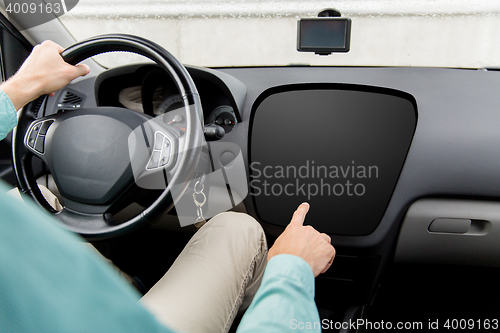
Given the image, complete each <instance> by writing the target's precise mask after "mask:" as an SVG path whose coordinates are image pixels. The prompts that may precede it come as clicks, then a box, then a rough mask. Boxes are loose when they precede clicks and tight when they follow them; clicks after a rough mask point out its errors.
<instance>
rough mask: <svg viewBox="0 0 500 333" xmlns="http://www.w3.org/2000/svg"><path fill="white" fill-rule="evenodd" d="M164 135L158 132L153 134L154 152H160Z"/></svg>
mask: <svg viewBox="0 0 500 333" xmlns="http://www.w3.org/2000/svg"><path fill="white" fill-rule="evenodd" d="M163 138H164V135H163V134H162V133H160V132H156V133H155V150H161V147H162V146H163Z"/></svg>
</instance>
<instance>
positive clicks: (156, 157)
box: [147, 150, 161, 170]
mask: <svg viewBox="0 0 500 333" xmlns="http://www.w3.org/2000/svg"><path fill="white" fill-rule="evenodd" d="M160 156H161V152H160V151H157V150H155V151H153V154H152V155H151V158H150V159H149V163H148V167H147V169H150V170H151V169H156V168H158V165H159V163H160Z"/></svg>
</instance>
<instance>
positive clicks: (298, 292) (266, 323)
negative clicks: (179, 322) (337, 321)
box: [238, 204, 335, 333]
mask: <svg viewBox="0 0 500 333" xmlns="http://www.w3.org/2000/svg"><path fill="white" fill-rule="evenodd" d="M308 211H309V204H302V205H300V206H299V208H298V209H297V210H296V211H295V213H294V214H293V217H292V221H291V222H290V224H289V225H288V226H287V228H286V229H285V231H284V232H283V233H282V234H281V235H280V236H279V237H278V239H277V240H276V242H275V243H274V245H273V247H271V249H270V250H269V254H268V260H269V262H268V266H267V267H266V271H265V273H264V278H263V279H262V284H261V286H260V288H259V291H258V292H257V294H256V295H255V297H254V299H253V301H252V304H251V305H250V307H249V308H248V310H247V312H246V314H245V316H244V317H243V319H242V321H241V323H240V326H239V327H238V333H248V332H290V331H301V330H304V331H307V332H321V324H320V319H319V314H318V309H317V308H316V304H315V302H314V277H316V276H318V275H319V274H320V273H324V272H326V271H327V270H328V268H330V265H331V264H332V261H333V258H334V257H335V249H334V248H333V246H332V245H331V244H330V237H329V236H328V235H326V234H321V233H319V232H318V231H316V230H315V229H314V228H313V227H311V226H304V225H303V223H304V219H305V216H306V214H307V212H308Z"/></svg>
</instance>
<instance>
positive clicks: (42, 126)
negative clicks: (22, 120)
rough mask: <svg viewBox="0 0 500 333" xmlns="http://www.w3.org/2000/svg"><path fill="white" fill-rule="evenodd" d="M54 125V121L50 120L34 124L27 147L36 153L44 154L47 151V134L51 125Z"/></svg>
mask: <svg viewBox="0 0 500 333" xmlns="http://www.w3.org/2000/svg"><path fill="white" fill-rule="evenodd" d="M53 123H54V120H52V119H50V120H45V121H40V122H38V123H36V124H34V125H33V126H32V127H31V130H30V132H29V136H28V138H27V140H26V144H27V146H28V147H29V148H31V149H32V150H34V152H36V153H39V154H43V153H44V151H45V149H44V145H45V134H47V131H48V129H49V127H50V125H52V124H53Z"/></svg>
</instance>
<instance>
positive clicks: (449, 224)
mask: <svg viewBox="0 0 500 333" xmlns="http://www.w3.org/2000/svg"><path fill="white" fill-rule="evenodd" d="M470 225H471V220H469V219H443V218H439V219H435V220H434V221H432V223H431V224H430V225H429V231H430V232H439V233H447V234H465V233H467V232H468V231H469V228H470Z"/></svg>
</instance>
